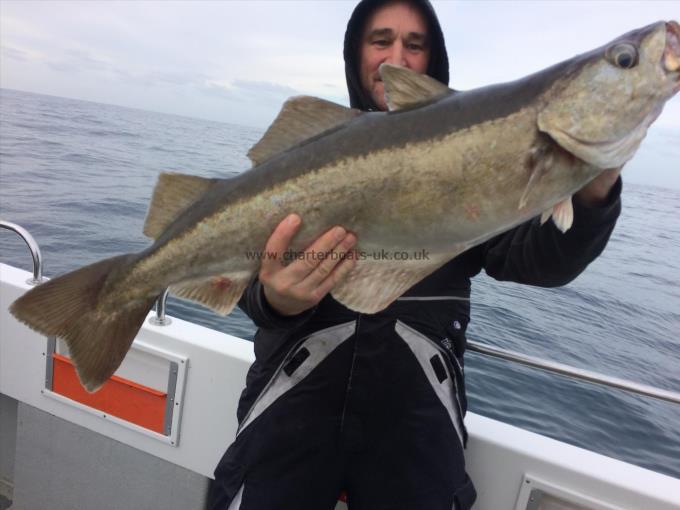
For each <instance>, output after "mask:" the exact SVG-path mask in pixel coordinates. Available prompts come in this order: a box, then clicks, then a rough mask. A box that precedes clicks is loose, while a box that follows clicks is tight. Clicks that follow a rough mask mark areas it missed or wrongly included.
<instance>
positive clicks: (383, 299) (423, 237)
mask: <svg viewBox="0 0 680 510" xmlns="http://www.w3.org/2000/svg"><path fill="white" fill-rule="evenodd" d="M381 75H382V78H383V81H384V83H385V90H386V95H387V98H388V105H389V107H390V110H391V111H390V112H388V113H362V112H359V111H357V110H351V109H348V108H345V107H342V106H339V105H336V104H333V103H329V102H327V101H323V100H320V99H315V98H309V97H298V98H293V99H290V100H289V101H287V102H286V104H285V105H284V107H283V109H282V111H281V113H280V114H279V116H278V117H277V119H276V120H275V121H274V123H273V124H272V126H271V127H270V128H269V130H268V131H267V133H265V135H264V137H263V138H262V140H261V141H260V142H258V144H257V145H255V146H254V147H253V148H252V149H251V151H250V153H249V156H250V157H251V159H252V161H253V165H254V167H253V168H252V169H251V170H249V171H247V172H244V173H243V174H241V175H239V176H237V177H234V178H232V179H203V178H199V177H193V176H186V175H179V174H162V175H161V176H160V178H159V182H158V185H157V187H156V189H155V191H154V196H153V199H152V202H151V205H150V208H149V213H148V216H147V220H146V224H145V228H144V232H145V234H147V235H148V236H150V237H151V238H153V239H155V242H154V244H153V245H152V246H150V247H149V248H148V249H146V250H144V251H143V252H141V253H136V254H127V255H120V256H117V257H113V258H110V259H106V260H103V261H100V262H97V263H95V264H93V265H90V266H87V267H84V268H81V269H79V270H77V271H74V272H72V273H68V274H66V275H63V276H60V277H58V278H54V279H53V280H51V281H49V282H47V283H45V284H42V285H40V286H38V287H36V288H34V289H32V290H30V291H29V292H27V293H26V294H25V295H24V296H22V297H20V298H19V299H17V300H16V301H15V302H14V303H13V304H12V306H11V312H12V313H13V314H14V315H15V316H16V317H17V318H18V319H19V320H21V321H23V322H25V323H26V324H28V325H29V326H30V327H32V328H34V329H35V330H37V331H39V332H41V333H42V334H45V335H56V336H59V337H61V338H63V339H64V340H65V341H66V344H67V345H68V348H69V351H70V355H71V357H72V359H73V361H74V363H75V365H76V368H77V371H78V375H79V377H80V380H81V382H82V383H83V385H84V386H85V387H86V389H87V390H89V391H95V390H96V389H97V388H98V387H100V386H101V385H102V384H103V383H104V382H105V381H106V380H107V379H108V377H109V376H110V375H111V374H112V373H113V372H114V371H115V370H116V369H117V368H118V366H119V365H120V363H121V362H122V360H123V358H124V356H125V354H126V352H127V351H128V349H129V347H130V344H131V342H132V340H133V339H134V337H135V335H136V333H137V331H138V330H139V328H140V327H141V325H142V323H143V321H144V319H145V317H146V316H147V313H148V312H149V310H150V309H151V307H152V305H153V303H154V301H155V300H156V298H157V297H158V295H159V294H160V293H161V292H162V291H163V290H164V289H165V288H166V287H170V289H171V291H172V292H173V293H174V294H176V295H178V296H180V297H183V298H187V299H191V300H194V301H197V302H199V303H202V304H204V305H206V306H209V307H210V308H213V309H214V310H216V311H218V312H220V313H223V314H228V313H229V312H230V311H231V310H232V308H233V307H234V305H235V303H236V302H237V301H238V299H239V297H240V296H241V294H242V293H243V291H244V289H245V288H246V286H247V285H248V284H249V282H250V281H251V280H252V279H253V277H254V276H255V275H256V274H257V272H258V269H259V265H260V261H259V260H258V258H257V257H253V256H252V254H253V253H258V252H259V251H260V250H262V249H263V247H264V246H265V243H266V241H267V239H268V237H269V236H270V234H271V233H272V231H273V229H274V227H275V226H276V225H277V224H278V223H279V222H280V221H281V220H282V219H283V218H284V217H285V216H286V215H288V214H289V213H293V212H295V213H297V214H299V215H300V216H301V217H302V218H303V225H302V228H301V230H300V231H299V232H298V234H297V236H296V238H295V239H294V241H293V244H292V246H291V249H292V250H302V249H304V248H305V247H306V246H307V245H308V244H309V243H310V242H311V241H313V240H314V239H315V238H316V237H317V236H319V235H320V234H321V233H322V232H324V231H325V230H327V229H328V228H330V227H331V226H333V225H342V226H344V227H345V228H346V229H347V230H349V231H352V232H354V233H356V235H357V238H358V245H357V247H356V249H357V250H360V251H361V252H363V253H368V254H370V253H373V252H378V253H384V252H385V250H387V251H392V252H396V251H411V252H412V251H417V250H426V251H427V252H428V253H429V258H427V259H425V260H413V259H411V260H400V261H393V260H385V259H381V258H379V257H376V258H372V257H370V256H369V257H366V258H361V259H359V260H358V261H357V263H356V265H355V267H354V268H353V270H352V272H351V273H350V274H349V275H348V276H347V278H346V279H345V280H343V282H342V283H341V284H339V285H338V286H337V287H336V288H335V289H334V290H333V291H332V294H333V296H334V297H335V299H337V300H338V301H340V302H341V303H343V304H344V305H346V306H347V307H349V308H351V309H353V310H356V311H360V312H365V313H374V312H377V311H379V310H382V309H383V308H385V307H386V306H388V305H389V304H390V303H391V302H392V301H394V300H395V299H396V298H397V297H399V296H400V295H401V294H402V293H404V292H405V291H406V290H407V289H408V288H409V287H411V286H412V285H414V284H415V283H417V282H418V281H420V280H421V279H423V278H424V277H425V276H427V275H428V274H430V273H432V272H433V271H434V270H436V269H437V268H438V267H440V266H441V265H443V264H444V263H446V262H447V261H449V260H451V259H452V258H453V257H455V256H456V255H458V254H459V253H461V252H463V251H464V250H466V249H468V248H470V247H472V246H474V245H476V244H479V243H481V242H483V241H485V240H486V239H489V238H490V237H492V236H494V235H496V234H498V233H500V232H502V231H505V230H508V229H510V228H512V227H513V226H515V225H518V224H519V223H521V222H524V221H526V220H528V219H530V218H532V217H534V216H537V215H540V214H543V215H544V218H543V219H546V218H547V217H548V216H549V215H551V214H552V216H553V220H554V221H555V223H556V224H557V225H558V227H559V228H561V229H562V230H566V229H567V228H569V226H570V224H571V218H572V209H571V195H572V194H573V193H574V192H576V191H577V190H579V189H580V188H582V187H583V186H584V185H585V184H587V183H588V182H589V181H590V180H592V179H593V178H595V177H596V176H597V175H598V174H599V173H600V172H602V171H603V170H604V169H609V168H618V167H620V166H621V165H623V164H624V163H625V162H626V161H628V160H629V159H630V158H631V157H632V156H633V155H634V153H635V151H636V150H637V148H638V146H639V144H640V142H641V141H642V139H643V138H644V136H645V134H646V132H647V128H648V127H649V126H650V124H651V123H652V122H653V121H654V120H655V119H656V118H657V116H658V115H659V114H660V113H661V110H662V108H663V105H664V103H665V102H666V101H667V100H668V99H669V98H671V97H672V96H673V95H674V94H675V93H676V92H678V90H679V89H680V25H678V23H676V22H668V23H665V22H659V23H656V24H653V25H649V26H647V27H644V28H641V29H638V30H635V31H632V32H629V33H627V34H625V35H623V36H621V37H619V38H618V39H616V40H615V41H613V42H612V43H610V44H607V45H606V46H604V47H601V48H598V49H596V50H593V51H591V52H589V53H586V54H583V55H580V56H577V57H575V58H573V59H571V60H567V61H565V62H562V63H560V64H557V65H555V66H553V67H550V68H548V69H546V70H544V71H542V72H539V73H536V74H533V75H531V76H528V77H526V78H524V79H521V80H518V81H515V82H512V83H506V84H501V85H493V86H489V87H485V88H481V89H476V90H471V91H467V92H454V91H452V90H450V89H448V88H447V87H445V86H444V85H442V84H441V83H439V82H436V81H435V80H433V79H432V78H429V77H427V76H422V75H418V74H416V73H413V72H411V71H409V70H406V69H403V68H399V67H393V66H388V65H383V66H382V67H381ZM248 254H251V255H250V256H249V255H248Z"/></svg>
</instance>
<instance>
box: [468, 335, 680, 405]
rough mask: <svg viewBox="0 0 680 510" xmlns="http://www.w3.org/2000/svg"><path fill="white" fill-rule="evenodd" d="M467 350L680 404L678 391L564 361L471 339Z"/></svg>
mask: <svg viewBox="0 0 680 510" xmlns="http://www.w3.org/2000/svg"><path fill="white" fill-rule="evenodd" d="M467 350H468V351H472V352H477V353H479V354H484V355H486V356H491V357H493V358H500V359H504V360H508V361H512V362H515V363H520V364H522V365H526V366H529V367H534V368H538V369H541V370H546V371H548V372H553V373H556V374H561V375H566V376H568V377H573V378H575V379H579V380H581V381H587V382H591V383H595V384H601V385H603V386H610V387H612V388H618V389H620V390H625V391H629V392H631V393H637V394H638V395H645V396H647V397H653V398H657V399H659V400H665V401H666V402H673V403H674V404H680V393H678V392H676V391H670V390H662V389H660V388H655V387H654V386H648V385H646V384H640V383H635V382H631V381H627V380H625V379H619V378H618V377H611V376H608V375H604V374H600V373H597V372H593V371H590V370H584V369H582V368H575V367H572V366H569V365H565V364H563V363H557V362H555V361H548V360H544V359H541V358H535V357H533V356H527V355H526V354H521V353H518V352H514V351H508V350H505V349H501V348H499V347H491V346H489V345H485V344H482V343H479V342H474V341H470V340H468V342H467Z"/></svg>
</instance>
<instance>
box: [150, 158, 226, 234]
mask: <svg viewBox="0 0 680 510" xmlns="http://www.w3.org/2000/svg"><path fill="white" fill-rule="evenodd" d="M220 180H221V179H207V178H205V177H198V176H196V175H185V174H179V173H166V172H163V173H161V174H160V175H159V176H158V182H157V183H156V187H155V188H154V190H153V197H152V198H151V204H150V205H149V212H148V213H147V214H146V221H145V222H144V235H145V236H147V237H151V238H152V239H157V238H158V236H160V235H161V234H162V233H163V231H164V230H165V229H166V228H167V227H168V225H170V223H172V222H173V221H174V220H175V218H177V217H178V216H179V215H180V214H182V213H183V212H184V211H185V210H186V209H187V208H188V207H189V206H190V205H192V204H194V203H195V202H196V201H197V200H198V199H199V198H201V197H202V196H203V194H204V193H205V192H206V191H208V190H209V189H210V188H211V187H212V186H213V185H214V184H215V183H217V182H219V181H220Z"/></svg>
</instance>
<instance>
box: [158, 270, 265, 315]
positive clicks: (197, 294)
mask: <svg viewBox="0 0 680 510" xmlns="http://www.w3.org/2000/svg"><path fill="white" fill-rule="evenodd" d="M251 278H252V274H251V273H249V272H241V273H233V274H232V273H230V274H220V275H213V276H209V277H207V278H197V279H193V280H187V281H184V282H181V283H177V284H174V285H171V286H170V292H172V294H174V295H175V296H177V297H180V298H184V299H188V300H190V301H195V302H197V303H200V304H201V305H203V306H207V307H208V308H211V309H212V310H214V311H216V312H217V313H219V314H221V315H229V313H230V312H231V311H232V310H233V309H234V306H236V303H238V300H239V299H241V295H242V294H243V291H244V290H245V289H246V287H247V286H248V284H249V283H250V280H251Z"/></svg>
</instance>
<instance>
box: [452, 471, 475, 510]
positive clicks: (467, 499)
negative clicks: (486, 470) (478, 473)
mask: <svg viewBox="0 0 680 510" xmlns="http://www.w3.org/2000/svg"><path fill="white" fill-rule="evenodd" d="M476 500H477V491H476V490H475V486H474V484H473V483H472V480H470V477H469V476H468V475H465V483H464V484H463V485H462V486H461V487H460V488H458V490H456V492H454V493H453V509H454V510H470V508H472V505H473V504H474V502H475V501H476Z"/></svg>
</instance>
